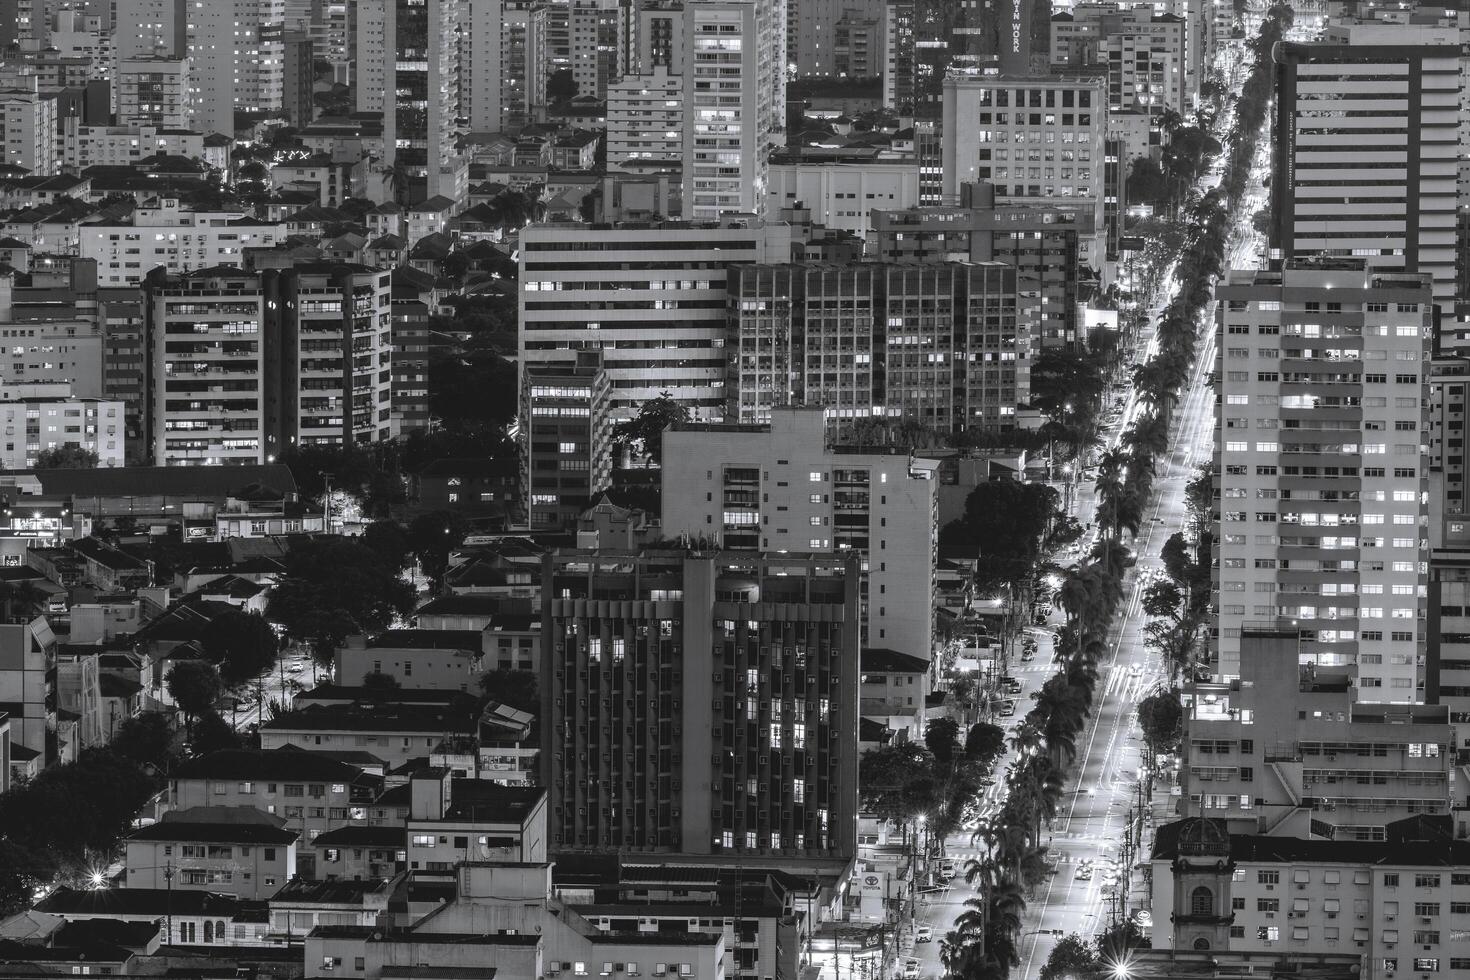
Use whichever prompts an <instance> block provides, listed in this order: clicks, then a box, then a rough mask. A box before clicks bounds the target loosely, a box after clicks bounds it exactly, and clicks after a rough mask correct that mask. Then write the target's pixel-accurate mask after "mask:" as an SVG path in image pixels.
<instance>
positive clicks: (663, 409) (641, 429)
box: [612, 391, 689, 466]
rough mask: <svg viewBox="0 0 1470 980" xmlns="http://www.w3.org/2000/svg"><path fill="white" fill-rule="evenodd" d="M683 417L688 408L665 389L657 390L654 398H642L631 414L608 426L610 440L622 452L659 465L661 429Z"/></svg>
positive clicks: (682, 420) (687, 418) (662, 431)
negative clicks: (646, 399) (610, 429)
mask: <svg viewBox="0 0 1470 980" xmlns="http://www.w3.org/2000/svg"><path fill="white" fill-rule="evenodd" d="M687 421H689V409H687V408H685V407H684V406H683V405H681V404H679V403H678V402H677V401H675V400H674V396H673V395H671V394H669V393H668V392H667V391H661V392H659V394H658V397H657V398H652V399H649V400H648V401H646V402H644V403H643V407H642V408H640V409H639V410H638V414H637V415H635V416H634V417H633V418H631V419H624V420H623V421H621V422H619V423H617V424H616V425H614V426H613V427H612V444H613V447H614V448H615V449H617V450H618V451H619V452H621V453H623V454H625V455H637V456H642V457H643V460H644V462H645V463H646V464H647V465H650V466H660V465H662V463H663V458H664V445H663V433H664V430H665V429H667V428H668V427H669V426H671V425H676V424H678V423H680V422H687Z"/></svg>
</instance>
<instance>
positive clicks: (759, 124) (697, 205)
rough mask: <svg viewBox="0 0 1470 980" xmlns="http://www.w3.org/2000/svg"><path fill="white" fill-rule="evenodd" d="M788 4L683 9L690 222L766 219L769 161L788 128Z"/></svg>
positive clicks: (705, 1) (697, 1)
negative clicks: (735, 215)
mask: <svg viewBox="0 0 1470 980" xmlns="http://www.w3.org/2000/svg"><path fill="white" fill-rule="evenodd" d="M785 9H786V5H785V3H784V2H783V0H690V2H689V3H687V4H686V5H685V7H684V23H683V29H684V74H685V85H684V97H685V109H684V216H685V217H686V218H690V219H693V220H696V221H708V220H711V219H715V218H718V217H719V216H720V215H722V214H729V213H732V212H740V213H749V214H760V213H762V212H763V211H764V210H765V203H766V184H767V177H766V168H767V164H766V159H767V156H768V154H769V151H770V149H771V147H772V146H774V145H776V144H777V143H778V142H779V135H778V134H780V133H781V132H782V131H783V130H784V129H785V114H786V70H785V69H786V18H785Z"/></svg>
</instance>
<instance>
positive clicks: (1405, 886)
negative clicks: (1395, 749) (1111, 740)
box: [1145, 817, 1470, 980]
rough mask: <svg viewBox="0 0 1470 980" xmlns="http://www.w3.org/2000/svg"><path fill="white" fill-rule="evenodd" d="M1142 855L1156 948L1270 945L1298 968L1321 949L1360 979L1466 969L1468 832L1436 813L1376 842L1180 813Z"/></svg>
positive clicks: (1407, 979) (1229, 949) (1458, 978)
mask: <svg viewBox="0 0 1470 980" xmlns="http://www.w3.org/2000/svg"><path fill="white" fill-rule="evenodd" d="M1149 864H1150V866H1151V869H1152V882H1153V921H1154V926H1153V936H1152V939H1153V947H1154V949H1155V950H1164V949H1168V950H1201V951H1204V950H1208V951H1209V952H1210V953H1212V954H1218V956H1219V958H1220V959H1222V960H1223V959H1227V958H1228V955H1227V954H1234V953H1258V954H1274V957H1275V963H1276V964H1278V965H1277V966H1276V967H1275V968H1277V969H1279V968H1280V967H1279V964H1281V963H1282V962H1283V961H1286V962H1291V961H1296V962H1297V963H1298V964H1299V967H1298V968H1299V969H1300V972H1301V973H1302V974H1303V975H1305V974H1307V973H1309V972H1311V973H1314V974H1315V972H1316V971H1315V970H1314V968H1313V963H1314V961H1315V957H1316V956H1317V955H1319V954H1324V953H1325V954H1329V955H1331V954H1352V955H1356V956H1358V957H1361V960H1360V963H1359V964H1358V966H1357V968H1356V972H1355V975H1356V976H1359V977H1362V978H1363V980H1423V978H1424V977H1429V978H1431V980H1435V978H1439V977H1451V978H1454V980H1462V978H1464V977H1465V976H1467V975H1470V948H1467V944H1466V941H1465V939H1464V935H1465V930H1466V929H1467V928H1470V842H1467V841H1465V840H1454V839H1451V838H1450V836H1449V834H1448V828H1446V827H1444V825H1443V824H1442V823H1440V822H1437V821H1435V820H1433V819H1428V818H1422V817H1420V818H1414V819H1405V820H1402V821H1399V822H1397V823H1395V824H1392V825H1390V827H1389V834H1388V836H1387V838H1386V839H1385V840H1383V841H1379V842H1374V843H1364V842H1360V841H1343V840H1293V839H1290V838H1281V837H1262V836H1259V835H1248V834H1231V833H1227V832H1226V831H1225V830H1224V829H1223V828H1222V827H1221V826H1220V825H1219V824H1217V823H1215V822H1214V821H1209V820H1199V819H1185V820H1179V821H1175V822H1174V823H1170V824H1165V825H1164V826H1162V827H1160V828H1159V829H1158V833H1157V835H1156V837H1155V839H1154V846H1153V851H1152V853H1151V855H1150V857H1149ZM1293 972H1294V971H1293ZM1145 975H1149V974H1145ZM1169 975H1171V976H1177V975H1179V974H1169ZM1244 975H1249V974H1244Z"/></svg>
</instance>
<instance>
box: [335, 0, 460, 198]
mask: <svg viewBox="0 0 1470 980" xmlns="http://www.w3.org/2000/svg"><path fill="white" fill-rule="evenodd" d="M463 6H464V5H463V4H462V3H461V0H359V3H358V4H357V33H356V40H357V61H356V63H357V65H358V66H359V71H360V75H359V84H358V85H357V86H355V88H356V90H357V109H358V111H359V112H381V113H382V114H383V147H384V152H385V153H386V154H391V156H390V158H389V159H388V160H386V161H385V163H387V164H390V165H397V166H401V167H402V168H403V169H404V171H405V172H406V174H407V176H408V179H409V188H408V194H409V196H410V198H413V199H417V200H423V199H425V198H428V197H434V196H436V195H442V196H444V197H447V198H449V199H450V200H453V201H461V200H463V199H464V197H465V194H466V192H467V191H468V179H469V178H468V172H467V168H466V164H465V161H464V159H463V157H462V156H461V155H460V154H459V152H458V150H457V149H456V147H455V139H454V135H455V129H456V126H457V121H458V118H459V114H460V51H461V43H460V41H461V33H462V20H463V14H464V9H463Z"/></svg>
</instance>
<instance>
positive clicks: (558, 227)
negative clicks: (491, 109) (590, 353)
mask: <svg viewBox="0 0 1470 980" xmlns="http://www.w3.org/2000/svg"><path fill="white" fill-rule="evenodd" d="M791 234H792V230H791V228H790V226H788V225H786V224H775V223H763V222H759V221H749V222H747V221H730V222H726V223H725V224H724V225H718V224H694V223H687V222H665V223H663V224H649V225H630V226H628V227H622V226H614V227H612V228H607V229H599V230H596V231H589V230H588V228H587V226H586V225H584V224H580V223H577V224H572V223H568V224H533V225H530V226H528V227H526V228H525V229H524V230H523V231H522V232H521V250H520V331H519V338H520V344H519V348H520V363H521V364H522V365H523V366H529V365H532V364H561V365H564V366H572V365H574V364H575V362H576V355H577V352H578V351H584V350H601V351H602V357H603V368H604V369H605V370H606V371H607V376H608V379H609V381H610V383H611V386H612V393H611V402H610V416H609V417H610V418H611V419H613V420H614V421H615V420H617V419H622V418H628V417H631V416H632V415H634V414H636V413H637V411H638V409H639V407H641V406H642V405H643V404H644V402H646V401H648V400H650V399H653V398H657V397H658V396H659V393H660V392H663V391H667V392H669V393H671V394H672V395H673V397H674V398H675V399H676V400H677V401H678V402H680V403H681V404H682V405H684V406H685V407H686V408H688V409H689V410H690V412H691V413H692V414H693V415H694V416H695V417H697V418H701V419H707V420H719V419H720V418H722V417H723V416H724V409H725V401H726V393H725V333H726V326H725V321H726V312H725V304H726V294H725V280H726V275H727V271H728V269H729V267H730V265H731V264H734V263H743V262H773V261H785V260H786V259H787V258H789V257H790V255H791Z"/></svg>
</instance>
